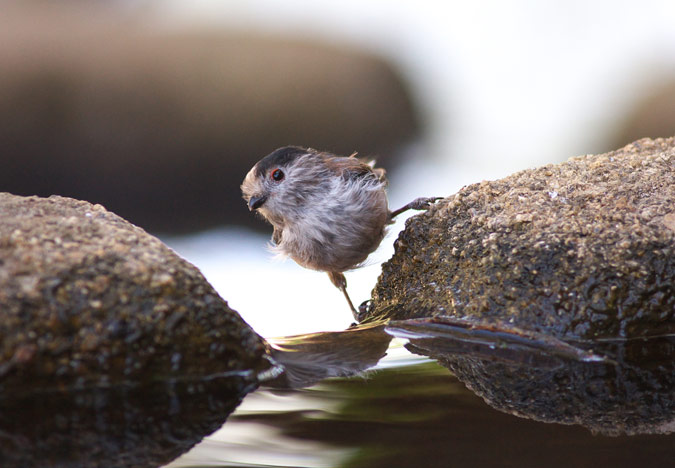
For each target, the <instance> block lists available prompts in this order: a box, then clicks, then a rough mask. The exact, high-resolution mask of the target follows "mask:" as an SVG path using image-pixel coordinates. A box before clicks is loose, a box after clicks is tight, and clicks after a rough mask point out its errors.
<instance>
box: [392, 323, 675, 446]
mask: <svg viewBox="0 0 675 468" xmlns="http://www.w3.org/2000/svg"><path fill="white" fill-rule="evenodd" d="M388 331H389V332H390V333H392V334H393V335H394V336H405V337H407V338H410V342H409V344H408V349H410V350H411V351H413V352H415V353H419V354H423V355H425V356H429V357H432V358H434V359H436V360H438V362H439V363H441V364H442V365H443V366H445V367H447V368H448V369H450V370H451V371H452V372H453V373H454V374H455V375H456V376H457V377H458V378H459V379H460V380H461V381H463V382H464V383H465V384H466V385H467V386H468V387H469V388H470V389H472V390H473V391H475V392H476V393H477V394H478V395H480V396H482V397H483V398H484V399H485V401H487V402H488V403H489V404H490V405H491V406H493V407H495V408H497V409H500V410H502V411H506V412H508V413H512V414H516V415H518V416H522V417H526V418H532V419H536V420H539V421H546V422H554V423H562V424H581V425H582V426H585V427H587V428H589V429H591V430H592V431H594V432H599V433H604V434H608V435H618V434H639V433H670V432H675V359H674V358H675V337H674V336H657V337H651V338H645V339H628V340H627V339H614V340H611V339H605V340H600V341H578V342H574V343H567V342H563V341H561V340H559V339H556V338H554V337H549V336H546V335H542V334H540V333H533V332H524V331H522V330H518V329H515V328H512V327H510V326H509V325H508V324H496V325H495V324H493V325H490V326H483V325H480V324H471V323H469V322H467V321H466V320H457V319H455V318H450V317H443V318H440V317H437V318H434V319H426V320H405V321H399V322H392V323H391V325H390V327H388Z"/></svg>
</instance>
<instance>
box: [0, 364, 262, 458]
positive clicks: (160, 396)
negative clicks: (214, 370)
mask: <svg viewBox="0 0 675 468" xmlns="http://www.w3.org/2000/svg"><path fill="white" fill-rule="evenodd" d="M246 385H248V388H247V387H246ZM251 389H252V388H251V385H250V384H247V383H246V382H244V381H243V379H241V378H237V377H230V378H224V377H222V378H213V379H210V380H202V381H190V382H186V381H181V382H173V383H156V384H152V385H145V386H142V387H140V386H137V387H129V386H117V387H112V388H96V389H88V390H70V391H65V390H64V391H45V392H39V393H37V392H36V393H33V394H27V395H18V396H8V395H4V396H3V397H2V398H1V399H0V466H2V467H3V468H8V467H17V468H19V467H20V468H27V467H41V468H42V467H105V468H111V467H132V466H133V467H148V468H150V467H153V468H154V467H157V466H160V465H162V464H164V463H168V462H170V461H171V460H173V459H174V458H176V457H177V456H179V455H180V454H181V453H183V452H185V451H187V450H189V449H190V448H191V447H192V446H193V445H195V444H196V443H197V442H199V441H200V440H201V439H202V438H203V437H204V436H205V435H208V434H210V433H212V432H213V431H215V430H216V429H218V427H220V426H221V425H222V424H223V423H224V422H225V419H227V417H228V415H229V414H230V413H231V412H232V411H233V410H234V408H235V407H236V406H237V405H238V404H239V402H240V401H241V399H242V398H243V396H244V395H245V393H246V391H250V390H251Z"/></svg>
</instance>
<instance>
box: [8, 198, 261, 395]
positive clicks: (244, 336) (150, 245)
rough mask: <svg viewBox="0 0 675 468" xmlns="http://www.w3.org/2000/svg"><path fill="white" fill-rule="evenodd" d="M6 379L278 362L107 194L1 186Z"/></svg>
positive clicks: (242, 377) (166, 375)
mask: <svg viewBox="0 0 675 468" xmlns="http://www.w3.org/2000/svg"><path fill="white" fill-rule="evenodd" d="M0 314H1V318H2V320H1V321H0V389H1V390H12V389H14V390H16V389H19V388H25V389H39V388H53V387H60V388H69V387H73V386H88V385H108V384H116V383H122V382H124V383H141V382H148V381H157V380H171V379H190V378H206V377H210V376H211V377H213V376H215V375H218V376H226V375H231V376H233V378H236V379H239V381H240V382H241V385H242V387H246V386H248V387H249V388H250V387H251V385H255V384H256V383H257V376H258V375H260V373H264V372H266V371H269V370H270V369H272V368H273V366H272V364H270V362H269V360H268V359H267V357H266V352H265V343H264V341H263V339H262V338H261V337H259V336H258V335H257V334H256V333H255V332H254V331H253V330H252V329H251V328H250V327H249V326H248V325H247V324H246V323H245V322H244V321H243V320H242V319H241V317H239V315H238V314H237V313H236V312H235V311H233V310H232V309H230V308H229V307H228V305H227V303H226V302H225V301H224V300H222V299H221V298H220V297H219V296H218V294H217V293H216V292H215V290H214V289H213V288H212V287H211V285H210V284H209V283H208V282H207V281H206V280H205V279H204V277H203V276H202V274H201V273H200V272H199V270H197V268H195V267H194V266H193V265H191V264H190V263H188V262H187V261H185V260H183V259H182V258H180V257H179V256H178V255H176V254H175V253H174V252H173V251H172V250H171V249H169V248H168V247H167V246H165V245H164V244H163V243H162V242H160V241H159V240H158V239H156V238H155V237H153V236H150V235H149V234H147V233H146V232H145V231H143V230H142V229H140V228H138V227H136V226H134V225H132V224H130V223H128V222H127V221H125V220H124V219H122V218H120V217H119V216H117V215H115V214H113V213H110V212H108V211H106V210H105V209H104V208H103V207H101V206H100V205H92V204H90V203H87V202H83V201H78V200H73V199H69V198H63V197H57V196H52V197H50V198H38V197H19V196H14V195H11V194H7V193H0Z"/></svg>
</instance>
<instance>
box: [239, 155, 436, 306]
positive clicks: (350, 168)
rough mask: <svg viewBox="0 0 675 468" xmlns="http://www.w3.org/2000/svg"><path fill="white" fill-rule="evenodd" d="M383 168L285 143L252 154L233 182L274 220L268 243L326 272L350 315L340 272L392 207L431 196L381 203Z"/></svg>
mask: <svg viewBox="0 0 675 468" xmlns="http://www.w3.org/2000/svg"><path fill="white" fill-rule="evenodd" d="M384 174H385V171H384V170H383V169H376V168H374V167H373V164H372V163H369V162H367V161H364V160H361V159H359V158H356V157H354V155H352V156H350V157H342V156H336V155H333V154H331V153H327V152H321V151H316V150H313V149H309V148H301V147H297V146H287V147H284V148H279V149H277V150H276V151H274V152H272V153H270V154H269V155H267V156H265V157H264V158H263V159H261V160H260V161H258V163H257V164H256V165H255V166H253V168H252V169H251V170H250V171H249V173H248V174H247V175H246V178H245V179H244V182H243V183H242V185H241V190H242V193H243V196H244V200H246V202H247V203H248V206H249V209H251V210H252V211H257V212H258V213H260V214H261V215H262V216H263V217H264V218H265V219H267V221H269V222H270V224H272V226H273V227H274V233H273V235H272V241H273V243H274V250H275V251H276V252H277V253H278V254H281V255H284V256H289V257H291V258H292V259H293V260H295V261H296V262H297V263H298V264H300V265H301V266H303V267H305V268H311V269H313V270H319V271H325V272H328V274H329V277H330V279H331V281H332V282H333V284H334V285H335V286H336V287H338V288H339V289H340V290H341V291H342V292H343V293H344V295H345V297H346V298H347V301H348V302H349V305H350V307H351V309H352V312H353V313H354V316H355V317H357V312H356V310H355V309H354V306H353V305H352V303H351V300H350V299H349V296H348V294H347V290H346V286H347V282H346V280H345V278H344V275H343V274H342V273H343V272H344V271H347V270H351V269H354V268H357V267H359V266H360V265H361V264H362V263H363V262H364V261H365V260H366V258H367V257H368V255H369V254H370V253H372V252H373V251H374V250H375V249H377V247H378V246H379V245H380V242H382V239H383V238H384V235H385V232H386V227H387V225H388V224H390V223H391V220H392V218H393V217H394V216H395V215H397V214H399V213H400V212H402V211H404V210H406V209H409V208H416V209H420V208H419V207H420V206H423V207H426V206H428V204H429V201H430V200H432V199H418V200H415V202H413V203H412V204H409V205H406V206H405V207H403V208H401V209H400V210H396V211H395V212H391V211H389V207H388V203H387V195H386V192H385V187H386V185H387V181H386V179H385V175H384Z"/></svg>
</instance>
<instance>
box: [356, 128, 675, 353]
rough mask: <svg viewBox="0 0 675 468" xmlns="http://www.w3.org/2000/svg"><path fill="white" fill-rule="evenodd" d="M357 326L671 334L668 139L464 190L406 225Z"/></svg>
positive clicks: (582, 335)
mask: <svg viewBox="0 0 675 468" xmlns="http://www.w3.org/2000/svg"><path fill="white" fill-rule="evenodd" d="M395 246H396V251H395V254H394V256H393V257H392V258H391V259H390V260H389V261H388V262H387V263H385V264H384V265H383V268H382V274H381V276H380V278H379V281H378V283H377V285H376V287H375V289H374V291H373V303H372V304H371V307H370V308H369V310H368V313H367V314H366V316H365V317H364V320H363V321H366V322H367V321H373V320H378V319H397V320H401V319H408V318H416V317H431V316H451V317H460V318H469V319H477V320H480V321H483V322H490V321H500V322H504V321H506V322H508V323H510V324H512V325H513V326H515V327H518V328H521V329H525V330H532V331H534V332H541V333H546V334H550V335H552V336H555V337H558V338H565V339H582V340H583V339H593V340H597V339H604V338H636V337H648V336H660V335H667V334H672V333H675V138H668V139H657V140H650V139H643V140H639V141H636V142H634V143H632V144H630V145H628V146H626V147H624V148H622V149H619V150H617V151H613V152H610V153H606V154H600V155H587V156H581V157H574V158H571V159H570V160H568V161H567V162H564V163H562V164H556V165H554V164H550V165H547V166H543V167H540V168H537V169H531V170H525V171H522V172H518V173H516V174H513V175H511V176H509V177H506V178H504V179H500V180H495V181H484V182H481V183H477V184H473V185H470V186H467V187H464V188H463V189H461V190H460V191H459V192H458V193H457V194H455V195H452V196H449V197H447V198H446V199H444V200H442V201H440V202H438V203H437V204H436V205H435V206H433V207H432V208H431V209H430V210H429V211H427V212H425V213H422V214H420V215H417V216H414V217H412V218H410V219H409V220H408V222H407V224H406V228H405V230H404V231H403V232H402V233H401V234H400V236H399V238H398V239H397V241H396V243H395Z"/></svg>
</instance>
